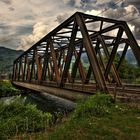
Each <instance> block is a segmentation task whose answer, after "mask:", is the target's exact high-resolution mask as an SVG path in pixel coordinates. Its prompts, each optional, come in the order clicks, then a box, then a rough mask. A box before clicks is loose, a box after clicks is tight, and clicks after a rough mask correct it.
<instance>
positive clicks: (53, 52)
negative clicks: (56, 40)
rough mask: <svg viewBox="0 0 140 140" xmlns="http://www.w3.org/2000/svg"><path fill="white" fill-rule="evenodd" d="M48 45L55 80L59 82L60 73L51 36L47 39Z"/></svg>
mask: <svg viewBox="0 0 140 140" xmlns="http://www.w3.org/2000/svg"><path fill="white" fill-rule="evenodd" d="M49 46H50V51H51V52H50V53H51V56H52V62H53V66H54V72H55V77H56V82H57V83H58V84H59V83H60V74H59V69H58V65H57V59H56V52H55V50H54V46H53V41H52V39H51V38H50V39H49Z"/></svg>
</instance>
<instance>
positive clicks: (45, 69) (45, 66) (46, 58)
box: [42, 46, 49, 81]
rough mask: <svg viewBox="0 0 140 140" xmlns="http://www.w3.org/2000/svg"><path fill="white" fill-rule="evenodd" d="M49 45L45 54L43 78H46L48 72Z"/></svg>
mask: <svg viewBox="0 0 140 140" xmlns="http://www.w3.org/2000/svg"><path fill="white" fill-rule="evenodd" d="M48 59H49V58H48V46H46V50H45V54H44V62H43V68H42V80H43V81H45V80H46V72H47V68H48Z"/></svg>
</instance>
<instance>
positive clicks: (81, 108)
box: [14, 93, 140, 140]
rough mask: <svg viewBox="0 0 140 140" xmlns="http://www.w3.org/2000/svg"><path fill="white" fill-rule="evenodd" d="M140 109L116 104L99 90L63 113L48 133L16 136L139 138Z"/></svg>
mask: <svg viewBox="0 0 140 140" xmlns="http://www.w3.org/2000/svg"><path fill="white" fill-rule="evenodd" d="M139 124H140V108H136V107H131V106H128V105H126V104H122V103H114V100H113V99H112V98H111V97H110V96H109V95H104V94H101V93H98V94H96V95H94V96H91V97H90V98H89V99H88V100H87V101H81V102H80V103H78V105H77V107H76V109H75V110H74V112H72V113H70V114H69V115H68V116H65V117H64V116H63V117H62V116H60V117H59V121H58V122H56V123H55V125H52V126H50V127H48V128H47V129H46V131H45V132H39V133H31V134H29V133H28V134H27V135H24V136H21V135H20V136H17V137H14V138H16V139H17V140H20V139H32V140H94V139H95V140H96V139H97V140H124V139H127V140H134V139H135V140H139V139H140V133H139V132H140V125H139Z"/></svg>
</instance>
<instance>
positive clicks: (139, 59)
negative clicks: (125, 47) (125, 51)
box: [123, 22, 140, 66]
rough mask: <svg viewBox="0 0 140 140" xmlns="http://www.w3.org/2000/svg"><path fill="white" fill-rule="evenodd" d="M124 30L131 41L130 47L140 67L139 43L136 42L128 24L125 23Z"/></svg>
mask: <svg viewBox="0 0 140 140" xmlns="http://www.w3.org/2000/svg"><path fill="white" fill-rule="evenodd" d="M123 29H124V30H125V33H126V35H127V37H128V39H129V42H130V47H131V49H132V52H133V53H134V55H135V57H136V60H137V63H138V65H139V66H140V46H138V43H137V42H136V40H135V38H134V36H133V34H132V32H131V31H130V29H129V27H128V25H127V23H126V22H123Z"/></svg>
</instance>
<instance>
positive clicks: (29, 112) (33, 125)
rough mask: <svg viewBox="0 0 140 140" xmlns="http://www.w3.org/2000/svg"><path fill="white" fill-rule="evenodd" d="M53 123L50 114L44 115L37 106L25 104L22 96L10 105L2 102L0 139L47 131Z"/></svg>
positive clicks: (0, 107)
mask: <svg viewBox="0 0 140 140" xmlns="http://www.w3.org/2000/svg"><path fill="white" fill-rule="evenodd" d="M51 121H52V115H51V114H50V113H43V112H42V111H40V110H38V109H37V108H36V106H35V105H31V104H27V103H26V104H25V99H22V98H20V96H18V97H16V98H15V99H13V101H12V102H11V103H9V104H6V103H4V102H0V139H4V138H6V137H7V136H13V135H16V134H20V133H28V132H38V131H41V130H45V129H46V128H45V127H47V126H48V125H49V124H50V122H51Z"/></svg>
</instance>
